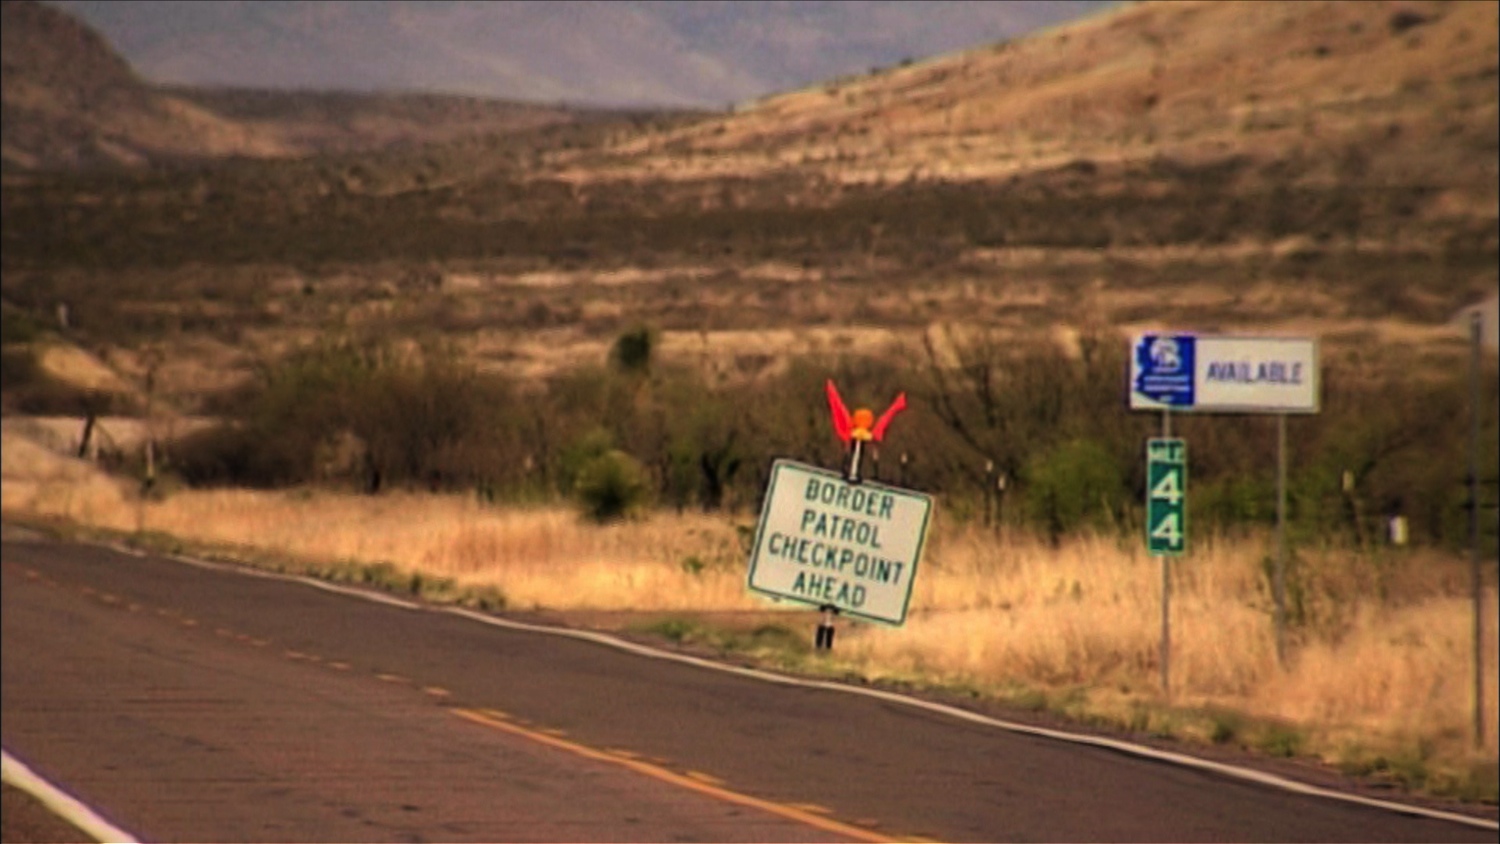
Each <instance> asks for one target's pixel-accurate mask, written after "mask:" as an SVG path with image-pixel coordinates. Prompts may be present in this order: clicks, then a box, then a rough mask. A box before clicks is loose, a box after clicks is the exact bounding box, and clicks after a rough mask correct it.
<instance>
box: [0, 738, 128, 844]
mask: <svg viewBox="0 0 1500 844" xmlns="http://www.w3.org/2000/svg"><path fill="white" fill-rule="evenodd" d="M0 752H3V753H4V756H3V760H0V768H3V772H0V776H3V778H4V780H5V782H7V783H9V784H10V785H13V786H15V787H16V788H19V789H21V790H22V791H24V792H26V793H27V794H30V795H31V796H32V797H35V798H36V799H37V800H38V801H40V802H41V804H42V805H43V806H46V807H47V809H48V810H50V811H51V812H52V814H54V815H57V816H58V817H60V818H62V819H63V820H65V821H67V822H68V823H70V824H72V825H73V826H75V827H77V828H78V829H79V830H80V831H81V832H84V833H86V834H87V835H89V836H90V837H92V838H93V839H94V840H95V841H99V842H110V844H113V843H114V842H118V844H135V842H136V838H135V836H133V835H131V834H130V833H128V832H126V831H125V830H123V829H120V828H119V827H117V826H114V825H113V824H111V823H110V822H109V821H106V820H105V819H104V818H101V817H99V815H98V813H96V812H95V811H94V810H93V809H90V808H89V807H88V806H85V805H84V804H83V803H82V802H80V801H79V800H78V798H76V797H73V796H72V795H70V794H68V793H67V792H65V791H63V790H62V789H60V788H58V787H57V786H55V785H53V784H52V783H50V782H47V781H46V780H44V779H42V778H41V777H40V776H38V775H37V774H36V772H35V771H33V770H31V769H30V768H28V767H26V764H25V763H24V762H21V761H20V760H19V759H16V758H15V757H14V756H11V755H10V753H9V752H8V751H0Z"/></svg>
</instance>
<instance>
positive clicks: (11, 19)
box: [0, 0, 290, 169]
mask: <svg viewBox="0 0 1500 844" xmlns="http://www.w3.org/2000/svg"><path fill="white" fill-rule="evenodd" d="M0 8H3V18H0V43H3V49H0V55H3V66H4V72H3V74H0V100H3V114H4V121H3V130H0V155H3V162H4V166H5V167H6V169H31V168H54V167H76V166H94V165H100V164H140V163H144V162H147V161H151V160H156V159H160V158H168V157H194V158H197V157H216V156H227V155H241V156H253V157H265V156H273V155H285V154H288V153H289V152H290V150H288V149H287V148H286V147H285V146H284V145H283V144H282V143H281V142H280V141H278V140H277V139H276V138H274V137H271V136H268V135H266V134H264V133H261V132H258V131H256V130H254V129H251V128H249V127H246V126H242V125H240V124H238V123H236V122H234V121H232V120H228V119H225V118H223V117H220V116H219V115H216V114H214V113H212V112H210V111H208V110H207V109H204V108H202V107H199V106H196V105H193V104H192V103H189V102H187V101H184V100H181V99H177V98H173V97H168V96H163V95H162V94H160V93H159V92H157V91H155V90H153V89H152V88H151V86H149V85H148V84H146V82H144V81H143V80H141V79H140V78H139V77H138V76H136V75H135V73H134V72H133V71H132V70H131V69H130V66H129V65H128V64H126V63H125V61H124V60H123V59H121V58H120V57H119V56H118V55H116V54H115V53H114V51H113V50H111V49H110V47H109V45H108V44H107V43H106V42H105V41H104V39H103V38H101V37H100V36H99V35H98V34H97V33H95V32H94V31H93V30H91V29H89V28H88V27H86V26H84V25H83V24H81V23H79V22H78V21H77V20H75V19H74V18H72V17H70V16H68V15H67V14H64V13H62V12H59V11H57V10H55V9H52V8H50V7H47V6H43V5H41V4H40V3H35V2H31V0H5V2H4V4H3V7H0Z"/></svg>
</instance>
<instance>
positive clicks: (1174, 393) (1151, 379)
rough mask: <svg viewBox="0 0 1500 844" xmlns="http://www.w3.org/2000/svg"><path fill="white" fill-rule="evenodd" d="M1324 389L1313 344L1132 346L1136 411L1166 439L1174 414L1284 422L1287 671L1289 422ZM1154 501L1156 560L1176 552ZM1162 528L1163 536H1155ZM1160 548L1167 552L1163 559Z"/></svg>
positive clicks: (1279, 527)
mask: <svg viewBox="0 0 1500 844" xmlns="http://www.w3.org/2000/svg"><path fill="white" fill-rule="evenodd" d="M1319 382H1320V369H1319V366H1318V344H1317V341H1316V340H1313V339H1310V338H1291V337H1208V336H1204V337H1200V336H1197V335H1193V334H1146V335H1142V336H1139V337H1136V338H1135V340H1134V343H1133V345H1132V347H1131V357H1130V407H1131V409H1132V410H1159V411H1162V413H1163V433H1164V434H1165V433H1166V432H1167V431H1169V430H1170V428H1169V427H1168V425H1169V424H1170V423H1169V422H1168V420H1169V419H1170V414H1171V413H1172V412H1173V411H1188V412H1209V413H1267V414H1275V415H1276V417H1277V423H1276V426H1277V428H1276V431H1277V437H1276V451H1277V455H1276V466H1277V471H1276V571H1275V582H1274V583H1273V590H1274V592H1275V599H1276V620H1275V623H1276V656H1277V659H1278V660H1279V661H1280V663H1281V664H1282V665H1283V666H1284V665H1285V664H1286V648H1285V641H1286V634H1285V627H1286V588H1285V584H1286V557H1287V553H1286V417H1287V414H1290V413H1317V412H1318V411H1319V395H1320V389H1321V387H1320V383H1319ZM1183 453H1184V464H1183V477H1182V479H1181V480H1182V482H1183V483H1185V482H1186V446H1185V445H1184V452H1183ZM1162 471H1166V470H1162ZM1148 480H1149V479H1148ZM1154 488H1155V487H1154V485H1152V486H1148V490H1149V489H1154ZM1151 495H1152V494H1151V493H1149V492H1148V502H1147V510H1148V539H1147V542H1148V548H1149V549H1150V550H1151V553H1153V554H1156V553H1162V554H1169V553H1172V552H1170V551H1168V550H1166V549H1167V548H1168V547H1169V546H1170V545H1171V542H1170V540H1169V534H1170V533H1171V531H1172V525H1171V523H1170V518H1169V516H1170V514H1169V512H1168V511H1167V510H1161V511H1159V512H1160V513H1161V519H1162V520H1163V521H1161V522H1158V521H1157V520H1156V518H1154V517H1152V514H1153V513H1154V512H1157V511H1153V510H1152V506H1153V502H1152V501H1151V500H1149V499H1150V498H1151ZM1162 506H1165V505H1162ZM1181 518H1182V514H1180V513H1179V514H1178V521H1177V522H1176V524H1177V525H1178V526H1179V527H1180V526H1181V524H1182V521H1181ZM1158 529H1159V530H1161V531H1162V536H1161V537H1154V536H1153V535H1154V533H1155V531H1156V530H1158ZM1153 542H1154V543H1157V544H1152V543H1153ZM1184 543H1185V539H1184ZM1158 547H1161V548H1162V549H1163V550H1162V551H1160V552H1158V551H1157V550H1156V549H1157V548H1158ZM1184 547H1185V544H1184ZM1179 553H1180V552H1179ZM1165 565H1166V562H1165V557H1164V558H1163V566H1165ZM1162 577H1163V580H1162V590H1163V599H1162V600H1163V609H1162V614H1163V622H1162V624H1163V634H1162V635H1163V644H1162V654H1163V669H1162V670H1163V674H1162V677H1163V680H1162V684H1163V686H1164V687H1165V686H1166V683H1167V675H1166V655H1167V653H1168V650H1167V649H1168V645H1167V638H1166V637H1167V635H1168V631H1167V627H1166V613H1167V609H1166V601H1167V600H1168V599H1167V591H1166V590H1167V589H1168V587H1169V583H1168V582H1167V578H1166V573H1165V569H1164V570H1163V575H1162Z"/></svg>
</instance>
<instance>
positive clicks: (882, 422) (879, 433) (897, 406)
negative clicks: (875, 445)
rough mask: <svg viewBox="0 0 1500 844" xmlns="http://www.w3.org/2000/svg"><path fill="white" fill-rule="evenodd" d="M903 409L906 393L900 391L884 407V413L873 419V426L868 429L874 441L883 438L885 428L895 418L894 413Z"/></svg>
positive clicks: (904, 407)
mask: <svg viewBox="0 0 1500 844" xmlns="http://www.w3.org/2000/svg"><path fill="white" fill-rule="evenodd" d="M905 409H906V393H901V394H900V395H898V396H896V400H895V401H893V402H891V406H890V407H888V408H886V410H885V413H882V414H880V418H879V419H877V420H876V421H875V427H874V428H871V429H870V436H872V437H874V438H875V442H880V441H881V440H883V439H885V429H886V428H889V427H890V425H891V420H892V419H895V418H896V414H898V413H900V412H901V411H903V410H905Z"/></svg>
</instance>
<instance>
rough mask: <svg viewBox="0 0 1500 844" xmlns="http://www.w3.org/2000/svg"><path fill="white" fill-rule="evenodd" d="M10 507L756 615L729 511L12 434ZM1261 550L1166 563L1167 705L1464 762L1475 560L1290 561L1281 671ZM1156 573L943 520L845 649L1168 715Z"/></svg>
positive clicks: (540, 598) (525, 591)
mask: <svg viewBox="0 0 1500 844" xmlns="http://www.w3.org/2000/svg"><path fill="white" fill-rule="evenodd" d="M3 452H4V484H3V487H0V491H3V495H0V498H3V507H4V512H5V513H6V514H7V515H14V516H22V515H24V516H43V517H50V518H60V519H67V520H71V521H74V522H78V523H82V524H86V525H93V526H98V527H104V528H109V529H114V530H122V531H137V530H144V531H155V532H161V533H167V534H171V535H174V536H177V537H179V538H181V539H184V540H188V541H191V542H195V543H204V544H210V545H214V546H219V547H224V546H238V547H243V548H245V549H255V550H256V551H259V552H270V553H273V554H276V555H282V556H287V557H294V558H298V559H302V560H306V561H312V562H339V561H360V562H367V563H373V562H389V563H392V564H393V565H395V566H396V567H397V568H400V569H404V570H407V571H414V572H420V573H422V574H424V575H437V576H442V577H449V578H453V579H454V580H456V581H457V582H459V583H460V584H465V585H475V586H493V587H497V588H499V589H500V590H501V591H502V592H503V593H504V595H505V596H506V598H507V601H508V604H509V605H510V606H512V607H521V608H530V607H544V608H550V609H557V610H638V611H653V612H662V611H694V612H704V611H737V610H754V609H765V608H767V605H766V603H765V602H763V601H761V600H760V599H758V598H754V597H751V596H750V595H749V594H747V591H746V589H745V585H744V576H745V575H744V550H743V543H742V538H741V532H742V530H743V528H744V526H745V525H746V524H747V523H748V518H745V519H742V520H741V525H740V526H739V527H738V528H737V527H736V525H735V524H734V523H732V522H731V521H730V520H728V519H724V518H716V517H709V516H704V515H669V514H663V513H658V514H655V515H652V516H650V517H649V518H647V519H645V520H642V521H639V522H627V523H623V524H619V525H613V526H605V527H600V526H595V525H591V524H588V523H586V522H584V521H582V520H581V519H580V518H579V517H578V516H577V515H575V514H574V513H573V512H571V511H569V510H566V509H562V508H546V507H543V508H532V509H502V508H495V507H492V506H486V505H482V504H480V503H478V502H475V501H473V500H470V499H466V498H462V497H456V496H431V495H403V494H392V495H383V496H379V497H369V496H357V495H347V494H337V493H332V492H318V491H292V492H252V491H229V490H225V491H183V492H177V493H175V494H172V495H169V496H166V497H164V498H162V499H161V500H151V501H143V500H141V498H140V496H138V495H137V494H135V492H134V491H133V490H131V489H129V488H128V487H125V486H122V485H121V484H120V483H119V482H117V481H115V480H112V479H109V478H107V477H106V476H104V475H102V474H100V473H99V472H97V471H96V470H94V469H92V467H90V466H88V465H87V464H84V463H82V462H79V461H74V460H71V459H68V458H64V457H60V456H58V455H56V454H53V453H51V452H48V451H46V450H45V449H43V448H41V447H39V446H36V445H34V444H32V443H30V442H29V441H27V440H25V439H22V438H19V437H16V436H13V435H11V434H9V433H8V434H7V435H6V438H5V441H4V449H3ZM1269 550H1270V541H1269V537H1266V536H1263V535H1251V536H1245V537H1238V538H1226V537H1209V538H1200V539H1197V540H1195V545H1194V548H1193V551H1192V553H1191V554H1190V555H1189V556H1187V557H1184V558H1182V559H1180V560H1178V561H1175V562H1174V563H1173V564H1172V590H1173V595H1172V605H1171V606H1172V612H1171V625H1172V652H1171V673H1172V685H1173V698H1172V703H1173V704H1174V705H1176V706H1178V707H1179V708H1192V707H1200V708H1204V709H1205V710H1218V709H1223V710H1229V711H1233V712H1237V713H1244V714H1246V715H1248V716H1254V717H1260V718H1270V719H1280V720H1283V721H1285V722H1287V723H1288V724H1291V725H1295V726H1296V727H1297V728H1298V729H1301V730H1306V731H1310V735H1312V736H1313V737H1314V739H1315V740H1313V741H1310V742H1309V744H1308V745H1306V746H1305V748H1304V749H1308V750H1314V751H1320V752H1324V753H1325V755H1330V756H1337V755H1339V754H1340V753H1350V752H1355V751H1358V750H1360V749H1365V750H1368V751H1370V752H1371V753H1375V752H1397V751H1399V749H1400V748H1416V750H1414V751H1412V752H1414V753H1417V754H1418V755H1420V756H1422V757H1423V758H1427V757H1432V758H1445V759H1448V760H1450V761H1451V760H1456V762H1457V764H1460V765H1461V764H1472V763H1473V762H1474V761H1475V760H1479V761H1483V760H1486V759H1487V760H1490V761H1493V760H1494V758H1495V756H1496V739H1495V734H1496V731H1495V730H1493V729H1491V730H1490V731H1489V738H1488V747H1487V748H1486V749H1485V750H1484V751H1483V752H1482V753H1480V754H1478V755H1477V756H1476V755H1475V753H1474V752H1473V751H1471V750H1470V748H1469V747H1468V739H1467V736H1468V735H1469V732H1468V731H1469V724H1470V713H1471V696H1470V688H1471V685H1470V677H1471V670H1472V668H1471V666H1472V663H1471V656H1470V642H1471V638H1470V636H1471V634H1470V630H1471V628H1470V624H1471V618H1472V616H1471V612H1470V603H1469V598H1468V597H1467V595H1468V580H1467V568H1466V564H1465V562H1464V561H1463V560H1462V559H1458V558H1454V557H1452V556H1448V555H1444V554H1441V553H1438V552H1433V551H1421V550H1418V551H1391V550H1386V551H1382V552H1378V553H1357V552H1354V551H1351V550H1348V549H1336V548H1335V549H1324V550H1308V549H1299V551H1298V554H1297V557H1298V559H1297V566H1296V568H1295V569H1294V571H1293V575H1292V580H1293V582H1294V584H1296V586H1297V587H1298V589H1299V590H1300V594H1301V595H1302V599H1301V602H1300V611H1299V613H1298V616H1299V619H1298V623H1297V624H1296V625H1295V626H1293V627H1292V628H1291V629H1290V632H1289V640H1290V642H1291V644H1292V647H1291V649H1290V654H1291V656H1290V660H1289V663H1288V665H1287V667H1286V668H1285V669H1284V670H1283V668H1282V667H1281V666H1280V665H1279V664H1278V660H1277V657H1276V647H1275V634H1274V628H1273V625H1272V621H1271V618H1272V615H1271V599H1270V592H1269V587H1268V582H1267V575H1266V570H1265V568H1264V560H1265V558H1266V555H1267V553H1268V552H1269ZM1487 601H1488V606H1487V609H1486V612H1487V613H1488V618H1489V619H1491V621H1490V622H1489V625H1490V626H1489V630H1488V636H1487V641H1488V645H1489V651H1488V653H1487V654H1486V655H1485V657H1484V665H1485V666H1486V669H1485V678H1486V683H1487V691H1486V693H1485V699H1486V702H1487V713H1486V716H1485V717H1486V718H1487V719H1488V723H1490V724H1492V725H1493V724H1494V723H1495V722H1496V719H1497V712H1500V710H1497V707H1496V700H1497V686H1500V683H1497V668H1496V653H1495V639H1494V626H1493V625H1494V622H1493V619H1494V617H1495V605H1496V598H1495V589H1494V584H1493V583H1491V584H1489V585H1488V587H1487ZM1160 612H1161V567H1160V563H1159V561H1158V560H1157V559H1155V558H1151V557H1148V556H1147V555H1146V554H1145V553H1144V551H1143V550H1142V548H1141V543H1139V542H1135V541H1131V540H1125V539H1117V538H1110V537H1099V536H1093V537H1079V538H1073V539H1069V540H1066V541H1064V542H1063V543H1062V544H1061V545H1059V546H1053V545H1051V544H1049V543H1047V542H1044V541H1041V540H1038V539H1033V538H1030V537H1024V536H1000V535H996V534H994V533H992V532H989V531H986V530H978V529H974V528H965V527H954V526H951V525H943V524H941V523H940V524H939V525H938V527H937V528H936V530H935V535H934V536H933V537H932V539H931V541H930V543H929V546H928V552H927V555H926V558H925V559H924V561H923V563H922V568H921V570H920V573H919V576H918V578H917V583H916V589H915V593H914V595H913V599H912V608H911V614H910V616H909V619H908V621H907V623H906V624H905V625H904V626H903V627H901V628H898V629H891V628H885V627H877V626H871V625H851V626H850V627H849V628H848V629H847V630H846V631H845V632H844V633H843V634H842V635H841V637H840V639H839V646H838V651H837V654H836V659H837V661H838V663H839V664H841V665H844V666H848V667H852V668H855V669H857V670H859V671H861V672H863V673H865V674H867V675H870V676H873V677H894V678H912V679H923V680H928V681H934V680H936V681H942V682H948V683H959V684H968V685H973V686H978V687H983V688H989V689H1004V688H1006V687H1007V686H1016V685H1020V686H1025V687H1028V688H1032V689H1045V690H1071V691H1073V692H1078V691H1079V690H1084V692H1085V694H1084V697H1087V698H1088V699H1089V701H1090V704H1089V705H1090V707H1091V711H1092V712H1094V713H1095V714H1098V713H1100V712H1104V713H1106V714H1108V713H1109V712H1110V710H1111V709H1112V708H1113V710H1115V711H1116V712H1117V713H1118V712H1125V711H1129V710H1130V709H1131V708H1132V707H1137V706H1139V705H1140V704H1141V702H1143V701H1144V702H1152V703H1157V704H1159V703H1160V702H1161V689H1160V685H1159V675H1160V666H1161V663H1160V651H1159V646H1160V633H1161V616H1160Z"/></svg>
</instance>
